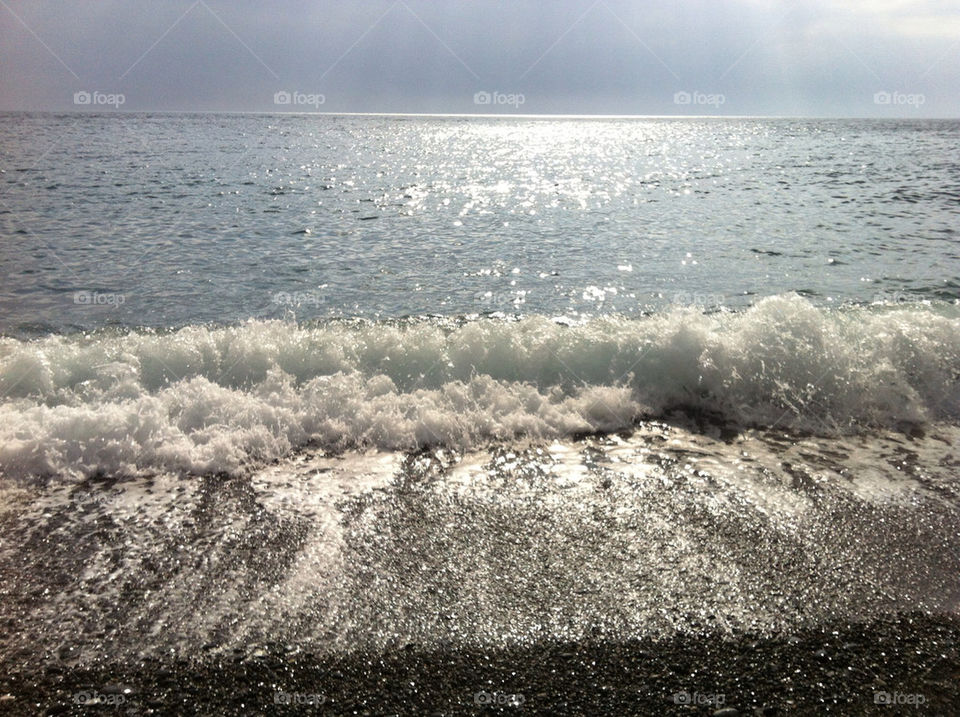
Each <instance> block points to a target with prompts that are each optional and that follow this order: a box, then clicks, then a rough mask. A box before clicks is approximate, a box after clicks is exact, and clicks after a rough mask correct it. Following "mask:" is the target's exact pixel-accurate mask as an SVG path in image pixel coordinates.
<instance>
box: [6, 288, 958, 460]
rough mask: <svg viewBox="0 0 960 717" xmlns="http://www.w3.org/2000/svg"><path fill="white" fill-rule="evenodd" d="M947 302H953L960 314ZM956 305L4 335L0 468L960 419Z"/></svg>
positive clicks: (770, 304)
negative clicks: (669, 425)
mask: <svg viewBox="0 0 960 717" xmlns="http://www.w3.org/2000/svg"><path fill="white" fill-rule="evenodd" d="M951 312H952V313H951ZM958 376H960V315H958V314H957V312H956V310H955V308H951V307H941V308H939V309H933V308H930V307H906V308H895V309H877V308H876V307H874V308H853V309H847V310H843V311H841V310H832V311H830V310H824V309H819V308H816V307H814V306H812V305H811V304H810V303H808V302H807V301H805V300H804V299H802V298H800V297H797V296H783V297H773V298H768V299H765V300H763V301H761V302H759V303H758V304H757V305H756V306H754V307H753V308H751V309H749V310H747V311H745V312H743V313H735V314H732V313H715V314H711V315H703V314H700V313H698V312H696V311H693V310H681V309H678V310H675V311H673V312H670V313H665V314H661V315H657V316H653V317H648V318H643V319H623V318H611V317H608V318H602V319H596V320H593V321H589V322H586V323H583V324H580V325H576V326H563V325H560V324H558V323H556V322H554V321H552V320H550V319H548V318H545V317H537V316H534V317H530V318H526V319H523V320H521V321H496V320H487V319H481V320H477V321H472V322H469V323H466V324H463V325H459V326H451V325H449V324H444V323H438V322H435V321H429V320H421V321H411V322H407V323H399V324H398V323H393V324H387V323H363V324H342V323H328V324H323V325H319V326H297V325H294V324H291V323H286V322H279V321H275V322H261V321H251V322H249V323H247V324H244V325H242V326H239V327H232V328H216V329H214V328H207V327H201V326H194V327H188V328H184V329H182V330H179V331H175V332H171V333H162V334H157V333H131V334H128V335H123V336H120V335H114V334H109V335H108V334H98V335H93V336H82V337H68V336H50V337H47V338H44V339H40V340H35V341H20V340H17V339H13V338H5V339H2V340H0V393H2V395H3V396H4V397H5V398H4V402H3V403H2V404H0V471H2V473H3V474H4V475H6V476H10V477H25V476H31V475H44V474H55V475H72V476H83V475H90V474H92V473H95V472H98V471H102V472H106V473H111V474H136V473H142V472H152V471H161V470H172V471H177V472H190V473H210V472H215V471H225V472H229V473H240V472H244V471H245V470H247V469H248V467H249V466H251V465H255V464H260V463H262V462H263V461H268V460H271V459H274V458H278V457H280V456H283V455H285V454H287V453H289V452H290V451H291V450H293V449H295V448H297V447H299V446H303V445H305V444H308V443H312V444H319V445H322V446H331V447H332V446H336V447H351V446H372V447H378V448H382V449H387V450H391V449H411V448H416V447H418V446H422V445H424V444H433V443H446V444H450V445H455V446H457V447H460V448H468V447H470V446H472V445H476V444H477V443H479V442H482V441H486V440H489V439H509V438H512V437H515V436H518V435H529V436H533V437H544V438H546V437H559V436H563V435H567V434H571V433H576V432H583V431H593V430H616V429H619V428H623V427H625V426H628V425H630V424H631V423H633V422H634V421H635V420H636V419H637V417H638V416H640V415H642V414H644V413H654V414H657V413H662V412H664V411H666V410H669V409H671V407H676V406H678V405H684V406H687V407H694V408H697V409H703V410H709V411H713V412H716V413H718V414H721V415H722V416H723V417H725V418H726V419H727V420H730V421H736V422H739V423H743V424H753V425H766V426H769V425H777V426H781V427H783V428H793V429H808V430H814V431H818V432H827V433H829V432H851V431H857V430H861V429H863V428H867V427H873V426H892V425H896V424H897V423H899V422H902V421H908V422H917V423H922V422H924V421H927V420H932V419H940V420H944V419H946V420H956V419H957V418H958V417H960V408H958V406H960V382H958V380H957V379H958Z"/></svg>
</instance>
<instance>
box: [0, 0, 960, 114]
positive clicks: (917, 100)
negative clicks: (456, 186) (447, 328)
mask: <svg viewBox="0 0 960 717" xmlns="http://www.w3.org/2000/svg"><path fill="white" fill-rule="evenodd" d="M0 110H63V111H83V112H89V111H123V112H135V111H250V112H278V111H282V112H286V111H300V112H314V111H319V112H388V113H407V112H409V113H455V114H458V113H484V114H485V113H493V114H614V115H621V114H638V115H687V114H690V115H717V114H720V115H773V116H821V117H958V116H960V0H906V1H904V0H792V1H791V0H664V1H661V0H651V1H649V2H648V1H646V0H632V1H631V0H578V1H574V0H539V1H536V2H534V1H533V0H352V1H341V2H326V1H324V0H313V1H307V0H273V1H271V2H269V3H267V2H262V0H258V1H255V0H98V1H97V2H77V1H76V0H0Z"/></svg>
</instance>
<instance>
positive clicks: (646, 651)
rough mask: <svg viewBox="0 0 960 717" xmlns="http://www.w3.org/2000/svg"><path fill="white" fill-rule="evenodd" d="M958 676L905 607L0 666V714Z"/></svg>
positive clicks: (649, 695)
mask: <svg viewBox="0 0 960 717" xmlns="http://www.w3.org/2000/svg"><path fill="white" fill-rule="evenodd" d="M2 664H3V663H2V662H0V665H2ZM7 668H9V666H7ZM958 673H960V621H958V619H957V618H956V617H953V616H930V615H923V614H919V613H914V614H901V615H891V616H886V617H882V618H878V619H876V620H871V621H868V622H865V623H857V622H848V621H840V622H828V623H825V624H823V625H821V626H820V627H819V628H806V629H802V630H798V631H796V632H794V633H791V634H780V635H776V636H772V637H760V636H757V635H751V634H749V633H747V634H743V635H739V636H737V637H735V638H724V637H722V636H718V635H715V634H712V633H701V634H678V635H676V636H675V637H673V638H669V639H662V640H630V641H626V642H608V641H603V640H598V641H582V642H551V643H546V644H537V645H531V646H527V647H515V648H500V649H479V648H474V649H454V648H448V649H439V650H432V651H421V650H418V649H417V648H416V647H415V646H414V645H407V646H405V647H403V648H399V649H395V650H389V651H385V652H380V653H377V652H367V653H357V654H354V655H347V656H326V657H317V656H311V655H304V654H293V655H290V654H284V653H273V654H268V655H262V656H259V657H255V658H247V659H244V658H242V657H240V656H236V657H231V656H211V657H207V658H202V659H199V660H196V661H166V662H164V661H158V660H147V661H143V662H140V663H136V664H119V665H116V664H110V663H105V664H98V665H93V666H90V667H88V668H83V669H81V668H75V669H64V668H62V667H59V666H49V667H48V668H47V669H46V670H42V671H34V672H29V671H28V672H15V671H11V670H10V669H0V674H2V675H3V676H2V677H0V700H2V701H0V711H3V712H4V713H5V714H11V715H21V714H22V715H27V714H38V713H39V714H48V715H74V714H75V715H80V714H89V711H90V708H91V705H82V704H78V702H77V700H83V699H102V700H103V704H101V705H100V706H99V707H98V709H100V711H101V712H103V713H108V708H109V709H110V710H112V711H119V709H118V707H120V706H121V705H122V707H123V709H124V710H129V709H131V708H134V709H135V710H136V711H135V712H133V714H201V715H202V714H223V715H248V714H260V713H263V712H264V711H265V710H269V712H270V713H274V714H297V713H303V712H304V710H307V711H308V713H317V712H319V713H321V714H356V715H386V714H397V715H407V714H409V715H414V714H416V715H422V714H432V715H454V714H557V715H566V714H591V715H629V714H663V715H689V714H713V713H715V712H716V711H717V710H727V711H726V712H721V713H720V714H723V715H727V714H729V715H734V714H740V715H777V714H798V715H804V714H811V715H812V714H843V715H851V714H863V715H874V714H876V715H884V714H903V713H904V711H905V710H908V709H912V710H913V712H914V713H916V714H948V713H949V712H950V710H952V709H953V708H955V707H956V705H957V704H958V700H960V680H958V679H957V676H958ZM3 695H12V696H13V697H14V699H10V698H9V697H7V698H4V697H3ZM80 695H83V696H80ZM121 700H122V701H121ZM286 700H289V704H286V703H285V701H286ZM311 700H312V702H311ZM885 700H886V701H888V702H890V703H889V704H888V703H887V702H885ZM111 705H114V706H113V707H111ZM730 710H736V712H731V711H730Z"/></svg>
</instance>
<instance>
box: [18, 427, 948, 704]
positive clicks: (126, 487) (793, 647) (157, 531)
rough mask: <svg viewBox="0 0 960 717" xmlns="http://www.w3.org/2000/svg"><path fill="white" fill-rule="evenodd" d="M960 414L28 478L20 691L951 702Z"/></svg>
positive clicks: (334, 699) (24, 699) (21, 560)
mask: <svg viewBox="0 0 960 717" xmlns="http://www.w3.org/2000/svg"><path fill="white" fill-rule="evenodd" d="M953 439H954V436H953V435H952V434H950V432H949V430H948V429H943V431H940V432H938V431H937V430H931V431H929V432H927V433H926V434H925V435H919V434H915V435H909V434H894V433H891V434H886V435H883V436H873V437H870V439H869V440H866V439H865V440H858V439H843V440H840V439H822V438H817V437H815V436H807V437H797V436H793V437H789V436H785V435H783V434H776V433H773V432H767V433H764V434H749V433H742V434H738V435H736V436H733V437H731V436H730V435H726V434H724V433H723V432H721V431H714V430H711V429H709V427H707V428H705V427H703V426H689V427H682V426H678V425H668V424H662V423H648V424H644V425H641V426H639V427H638V428H637V430H636V431H634V432H632V433H631V434H630V435H627V434H623V435H609V436H587V437H583V438H582V439H580V440H576V441H567V442H564V443H556V444H527V445H515V446H503V445H501V446H492V447H490V448H488V449H486V450H481V451H476V452H474V453H470V454H459V453H456V452H453V451H450V450H446V449H435V450H426V451H423V452H420V453H418V454H412V455H403V454H389V453H386V454H385V453H369V454H364V455H340V456H329V455H322V454H320V453H311V452H305V453H303V454H301V455H299V456H296V457H293V458H291V459H289V460H286V461H283V462H281V463H277V464H274V465H271V466H267V467H265V468H261V469H258V470H255V471H252V472H251V473H250V475H247V476H244V477H234V478H230V477H226V476H206V477H190V476H153V477H150V478H143V477H141V478H137V479H127V480H119V479H113V478H109V479H108V478H102V479H98V480H93V481H84V482H82V483H76V484H64V483H60V482H57V480H56V479H52V480H50V481H48V482H47V483H46V484H44V485H22V484H21V485H17V486H10V485H6V486H5V487H4V489H3V495H2V498H3V501H2V505H3V508H2V512H0V535H2V537H3V542H2V543H0V571H2V574H3V576H4V579H3V583H2V587H0V591H2V600H0V625H2V626H3V631H2V635H0V712H4V713H10V714H45V713H50V714H87V713H89V712H90V711H91V709H95V710H96V711H100V712H104V713H107V712H111V711H113V712H118V713H128V714H262V713H264V712H267V713H284V712H289V713H291V714H292V713H299V712H304V711H306V712H308V713H309V712H311V711H313V712H317V711H320V712H323V713H327V714H371V715H379V714H483V713H527V714H591V715H592V714H609V715H624V714H712V713H715V712H718V711H719V713H720V714H734V713H733V712H730V710H732V709H735V710H738V712H739V713H740V714H753V713H756V711H757V710H760V712H759V714H781V713H791V714H792V713H796V714H823V713H833V714H900V713H915V714H952V713H955V709H956V705H958V704H960V701H958V697H960V695H958V694H957V692H958V691H960V687H958V684H960V647H958V646H960V642H958V637H960V622H958V620H957V606H958V604H960V580H958V578H957V576H958V575H960V513H958V510H957V508H956V506H957V495H958V480H957V471H956V466H957V465H958V461H957V455H956V449H955V448H954V446H955V445H957V443H956V441H955V440H953ZM287 700H288V701H289V704H286V701H287ZM878 700H879V702H878ZM885 700H889V701H891V702H893V703H894V704H893V705H888V704H884V703H883V702H884V701H885ZM81 702H87V703H88V704H81ZM91 702H92V703H96V704H97V706H96V707H92V706H91V704H89V703H91ZM722 710H727V712H723V711H722Z"/></svg>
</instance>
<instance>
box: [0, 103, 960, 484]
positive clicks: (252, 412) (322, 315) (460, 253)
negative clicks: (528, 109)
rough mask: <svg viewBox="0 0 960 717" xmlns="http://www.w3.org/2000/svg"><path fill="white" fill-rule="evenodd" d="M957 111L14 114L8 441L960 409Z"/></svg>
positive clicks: (733, 425) (2, 341) (79, 444)
mask: <svg viewBox="0 0 960 717" xmlns="http://www.w3.org/2000/svg"><path fill="white" fill-rule="evenodd" d="M958 137H960V123H957V122H954V121H833V120H786V119H784V120H757V119H589V120H587V119H542V118H541V119H523V118H463V117H371V116H365V117H354V116H350V117H347V116H307V115H288V116H271V115H160V114H155V115H139V114H108V115H96V114H94V115H51V114H6V115H2V116H0V172H2V174H0V275H2V277H3V280H2V283H0V331H2V337H0V395H2V403H0V471H2V473H3V474H4V475H5V476H9V477H15V478H18V479H27V478H30V477H36V476H51V475H54V476H61V477H68V476H72V477H84V476H91V475H98V474H110V475H114V474H116V475H128V474H139V473H144V472H146V473H152V472H158V471H160V472H162V471H173V472H180V473H188V474H206V473H211V472H226V473H233V474H242V473H244V472H248V471H249V470H252V469H255V468H256V467H257V466H262V465H264V464H265V463H266V462H269V461H274V460H278V459H282V458H284V457H286V456H290V455H292V454H293V453H294V452H296V451H298V450H301V449H304V448H319V449H322V450H336V451H343V450H354V449H365V448H371V447H372V448H378V449H383V450H388V451H397V450H399V451H411V450H417V449H420V448H423V447H425V446H437V445H440V446H449V447H452V448H456V449H458V450H468V449H470V448H472V447H476V446H479V445H481V444H485V443H489V442H490V441H495V442H496V441H500V442H503V441H506V442H509V441H515V440H520V439H543V440H553V439H556V438H558V437H559V438H562V437H571V436H578V435H582V434H584V433H592V432H598V431H599V432H611V431H621V430H627V429H630V428H631V427H632V426H635V425H637V423H638V422H639V421H642V420H644V419H650V418H661V417H664V416H669V415H673V414H676V413H678V412H679V413H682V414H685V415H687V416H696V417H698V418H697V420H703V417H704V416H706V417H708V418H709V420H710V421H712V422H713V423H715V424H716V425H718V426H721V427H724V428H723V429H722V430H728V429H729V430H734V431H739V430H744V429H748V428H756V429H767V430H769V429H779V430H788V431H794V432H799V433H804V432H805V433H815V434H822V435H828V436H845V435H855V434H859V433H865V432H867V433H868V432H870V431H876V430H912V429H908V428H905V427H911V426H912V427H917V426H924V425H926V424H936V423H949V424H954V423H956V422H957V421H958V420H960V382H958V377H960V236H958V231H960V143H958V142H957V140H958Z"/></svg>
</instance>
